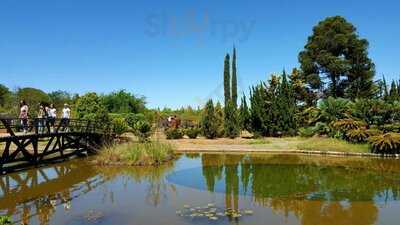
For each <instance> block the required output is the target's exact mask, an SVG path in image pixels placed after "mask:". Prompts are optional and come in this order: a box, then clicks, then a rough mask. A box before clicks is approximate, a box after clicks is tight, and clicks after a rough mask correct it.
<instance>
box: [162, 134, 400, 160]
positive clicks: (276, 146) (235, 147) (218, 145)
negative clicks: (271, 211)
mask: <svg viewBox="0 0 400 225" xmlns="http://www.w3.org/2000/svg"><path fill="white" fill-rule="evenodd" d="M162 141H163V142H166V143H170V144H172V145H174V146H175V151H174V152H175V153H222V154H229V153H232V154H235V153H241V154H246V153H251V154H257V153H276V154H302V155H322V156H323V155H325V156H348V157H349V156H351V157H369V158H394V159H400V154H395V155H383V154H377V153H371V152H367V149H365V148H364V149H362V151H360V150H358V151H357V150H354V149H352V147H354V146H357V145H353V144H347V143H346V145H344V146H335V147H334V148H328V147H323V146H322V147H321V148H316V149H312V148H311V149H307V148H308V147H307V148H304V147H303V148H301V147H299V146H301V145H304V143H305V142H311V143H313V142H316V143H317V142H318V141H337V140H335V139H327V138H317V139H315V138H299V137H292V138H264V139H244V138H237V139H227V138H219V139H213V140H207V139H204V138H197V139H187V138H183V139H177V140H165V139H164V140H162ZM335 144H337V143H336V142H333V143H330V142H329V145H335ZM339 144H340V143H339Z"/></svg>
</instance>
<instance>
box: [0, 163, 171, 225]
mask: <svg viewBox="0 0 400 225" xmlns="http://www.w3.org/2000/svg"><path fill="white" fill-rule="evenodd" d="M173 166H174V164H173V163H169V164H165V165H163V166H159V167H124V168H117V167H103V168H101V167H99V168H94V167H92V166H90V165H87V164H85V163H84V161H81V160H72V161H69V162H66V163H61V164H55V165H52V166H49V167H42V168H37V169H32V170H29V171H26V172H21V173H13V174H9V175H6V176H2V177H0V178H1V179H0V190H1V195H0V213H1V214H7V215H13V217H14V219H13V221H14V222H16V223H20V224H30V220H31V219H32V218H33V217H36V218H37V220H38V221H39V224H41V225H47V224H49V223H50V220H51V218H52V216H53V215H54V213H55V212H56V207H58V206H62V207H63V208H64V210H65V211H68V210H70V208H71V207H72V204H71V201H72V199H75V198H78V197H80V196H81V195H85V194H86V193H88V192H90V191H91V190H93V189H95V188H97V187H98V186H103V187H104V185H103V184H104V183H105V182H106V181H108V180H111V179H114V178H116V177H119V176H121V177H125V179H126V181H127V182H128V181H129V180H132V181H134V182H136V183H141V182H146V183H148V192H147V196H146V199H147V201H148V202H149V203H150V204H152V205H155V206H157V205H158V204H159V203H160V202H161V201H162V199H164V198H166V189H167V188H168V187H167V185H166V182H165V180H164V179H165V174H166V173H167V172H169V171H171V170H172V168H173ZM170 188H173V187H170ZM108 194H109V196H108V197H109V198H110V200H111V201H113V192H112V191H111V192H109V193H108Z"/></svg>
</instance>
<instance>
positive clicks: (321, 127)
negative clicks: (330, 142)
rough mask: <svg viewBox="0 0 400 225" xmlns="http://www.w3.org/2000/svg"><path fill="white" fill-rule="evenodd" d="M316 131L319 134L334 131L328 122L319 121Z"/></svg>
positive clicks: (315, 127)
mask: <svg viewBox="0 0 400 225" xmlns="http://www.w3.org/2000/svg"><path fill="white" fill-rule="evenodd" d="M314 132H315V133H316V134H319V135H328V134H330V133H331V132H332V131H331V129H330V128H329V126H328V125H327V124H326V123H323V122H318V123H316V124H315V126H314Z"/></svg>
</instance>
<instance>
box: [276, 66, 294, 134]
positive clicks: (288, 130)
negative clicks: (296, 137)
mask: <svg viewBox="0 0 400 225" xmlns="http://www.w3.org/2000/svg"><path fill="white" fill-rule="evenodd" d="M276 102H277V106H278V107H277V110H278V114H277V118H278V121H277V122H278V131H277V134H282V135H288V134H294V131H295V130H296V127H297V126H296V100H295V98H294V95H293V90H292V87H291V85H290V84H289V82H288V80H287V77H286V72H285V71H283V74H282V81H281V82H280V85H279V89H278V97H277V99H276Z"/></svg>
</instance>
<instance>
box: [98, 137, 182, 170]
mask: <svg viewBox="0 0 400 225" xmlns="http://www.w3.org/2000/svg"><path fill="white" fill-rule="evenodd" d="M174 157H175V154H174V147H173V146H172V145H170V144H166V143H161V142H158V141H154V142H145V143H133V142H129V143H125V144H120V145H113V146H108V147H106V148H104V149H102V150H101V151H100V153H99V154H98V155H97V156H96V157H95V159H94V160H93V163H95V164H98V165H133V166H146V165H160V164H162V163H164V162H166V161H169V160H172V159H174Z"/></svg>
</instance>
